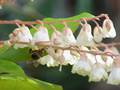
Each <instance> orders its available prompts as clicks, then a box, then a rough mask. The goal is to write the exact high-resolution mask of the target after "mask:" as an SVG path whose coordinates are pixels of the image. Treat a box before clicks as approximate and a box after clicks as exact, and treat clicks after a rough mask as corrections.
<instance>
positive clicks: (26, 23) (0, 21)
mask: <svg viewBox="0 0 120 90" xmlns="http://www.w3.org/2000/svg"><path fill="white" fill-rule="evenodd" d="M106 15H107V14H101V15H99V16H96V17H93V18H84V20H86V21H91V20H98V18H102V17H106ZM80 21H83V18H81V19H79V20H59V21H58V20H57V21H42V22H43V23H44V24H55V23H62V22H66V23H67V22H78V23H79V22H80ZM16 23H18V24H25V25H33V24H40V23H39V22H38V20H36V21H21V20H0V24H16Z"/></svg>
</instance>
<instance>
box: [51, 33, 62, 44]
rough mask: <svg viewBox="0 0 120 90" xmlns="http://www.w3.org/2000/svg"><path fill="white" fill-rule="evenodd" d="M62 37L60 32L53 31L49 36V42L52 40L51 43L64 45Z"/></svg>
mask: <svg viewBox="0 0 120 90" xmlns="http://www.w3.org/2000/svg"><path fill="white" fill-rule="evenodd" d="M62 37H63V35H62V33H61V32H59V31H54V32H53V33H52V36H51V42H53V44H57V45H61V46H64V41H63V38H62Z"/></svg>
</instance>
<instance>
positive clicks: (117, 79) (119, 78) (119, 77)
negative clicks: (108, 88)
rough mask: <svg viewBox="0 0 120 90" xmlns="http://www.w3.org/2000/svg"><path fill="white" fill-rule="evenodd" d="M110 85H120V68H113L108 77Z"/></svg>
mask: <svg viewBox="0 0 120 90" xmlns="http://www.w3.org/2000/svg"><path fill="white" fill-rule="evenodd" d="M107 83H108V84H112V85H119V84H120V67H115V66H114V67H113V68H112V71H111V73H110V75H109V77H108V81H107Z"/></svg>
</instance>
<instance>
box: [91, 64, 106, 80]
mask: <svg viewBox="0 0 120 90" xmlns="http://www.w3.org/2000/svg"><path fill="white" fill-rule="evenodd" d="M107 78H108V74H107V72H106V71H105V69H104V68H103V66H102V65H100V64H98V63H97V64H95V65H94V66H93V67H92V71H91V72H90V75H89V81H90V82H91V81H95V82H98V81H101V80H106V79H107Z"/></svg>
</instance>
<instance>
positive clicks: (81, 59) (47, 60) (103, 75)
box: [9, 18, 120, 85]
mask: <svg viewBox="0 0 120 90" xmlns="http://www.w3.org/2000/svg"><path fill="white" fill-rule="evenodd" d="M115 36H116V32H115V28H114V25H113V23H112V21H111V20H110V19H109V18H106V19H105V20H104V22H103V25H102V27H101V26H99V25H97V26H96V27H95V28H94V29H93V30H92V27H91V25H90V24H88V23H87V21H86V22H85V23H84V24H82V28H81V30H80V32H79V34H78V36H77V37H76V38H75V36H74V34H73V32H72V30H71V29H70V28H69V27H68V26H67V27H64V28H63V31H62V32H60V31H58V30H53V33H52V35H51V37H50V36H49V34H48V29H47V28H46V27H45V26H44V25H41V26H40V27H39V28H38V30H37V31H36V32H35V33H34V34H33V36H32V35H31V33H30V30H29V28H28V27H27V26H25V25H22V26H21V27H18V28H16V29H15V30H14V31H13V33H12V34H10V36H9V37H10V39H9V41H10V42H14V46H15V48H24V47H29V48H31V49H36V50H39V49H41V48H39V47H37V48H32V47H30V46H31V44H32V45H34V46H37V45H36V44H35V43H36V42H50V45H55V46H60V47H73V46H75V47H77V48H78V49H80V50H85V51H91V50H93V51H99V52H106V50H101V49H99V48H97V47H96V46H95V45H96V44H97V43H101V42H102V40H103V39H104V38H114V37H115ZM16 42H27V43H29V44H21V43H16ZM43 48H44V47H43ZM95 48H97V49H95ZM44 49H45V51H46V52H47V55H44V56H42V57H40V58H39V59H38V60H37V61H36V63H38V64H41V65H46V66H47V67H56V66H62V65H72V70H71V72H72V73H76V74H78V75H81V76H88V77H89V81H94V82H98V81H101V80H107V79H108V80H107V83H108V84H115V85H116V84H117V85H118V84H120V76H119V74H120V67H115V66H114V59H115V57H111V56H109V55H108V56H107V55H99V54H94V53H87V52H86V53H85V52H79V51H75V50H74V51H73V50H71V49H70V50H69V49H68V50H64V49H60V48H54V47H52V46H51V47H50V46H49V47H47V48H44ZM72 49H74V48H72ZM112 50H113V49H111V51H112ZM108 73H110V74H108Z"/></svg>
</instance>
